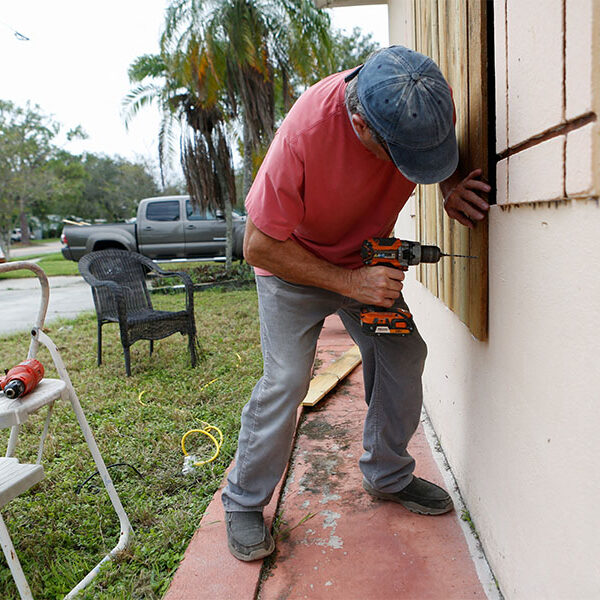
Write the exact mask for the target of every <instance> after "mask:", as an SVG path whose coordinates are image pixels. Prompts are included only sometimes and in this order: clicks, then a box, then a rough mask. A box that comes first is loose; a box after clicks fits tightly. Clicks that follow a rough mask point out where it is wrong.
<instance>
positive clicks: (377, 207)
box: [246, 71, 415, 275]
mask: <svg viewBox="0 0 600 600" xmlns="http://www.w3.org/2000/svg"><path fill="white" fill-rule="evenodd" d="M349 72H350V71H348V72H343V73H336V74H335V75H331V76H329V77H327V78H326V79H323V80H322V81H320V82H319V83H317V84H316V85H314V86H312V87H310V88H309V89H308V90H307V91H306V92H304V94H302V96H300V98H299V99H298V100H297V102H296V103H295V104H294V106H293V107H292V109H291V110H290V112H289V113H288V115H287V116H286V118H285V119H284V121H283V123H282V124H281V127H280V128H279V129H278V131H277V133H276V134H275V137H274V139H273V142H272V143H271V146H270V147H269V150H268V152H267V155H266V157H265V159H264V161H263V163H262V165H261V167H260V169H259V171H258V174H257V176H256V179H255V180H254V183H253V185H252V187H251V189H250V192H249V193H248V197H247V198H246V209H247V211H248V215H249V216H250V219H252V222H253V223H254V224H255V225H256V227H257V228H258V229H260V230H261V231H262V232H263V233H265V234H266V235H268V236H270V237H272V238H274V239H276V240H280V241H284V240H287V239H292V240H294V241H296V242H297V243H298V244H300V245H301V246H303V247H304V248H306V249H307V250H309V251H310V252H312V253H313V254H315V255H316V256H318V257H320V258H322V259H324V260H326V261H328V262H330V263H333V264H335V265H338V266H341V267H346V268H349V269H356V268H358V267H360V266H362V260H361V258H360V248H361V245H362V242H363V240H365V239H367V238H369V237H385V236H388V235H389V234H390V232H391V231H392V229H393V227H394V223H395V222H396V219H397V217H398V213H399V212H400V210H401V209H402V207H403V206H404V205H405V204H406V201H407V200H408V198H409V196H410V195H411V193H412V191H413V190H414V188H415V184H414V183H412V182H411V181H409V180H408V179H406V178H405V177H404V176H403V175H402V174H401V173H400V172H399V171H398V169H397V168H396V167H395V166H394V164H393V163H392V162H389V161H385V160H381V159H379V158H377V157H376V156H375V155H374V154H372V153H371V152H370V151H369V150H367V148H365V147H364V146H363V144H362V143H361V142H360V140H359V139H358V137H357V135H356V133H355V132H354V129H353V128H352V124H351V122H350V118H349V116H348V112H347V110H346V105H345V103H344V92H345V89H346V83H345V81H344V77H345V76H346V75H347V73H349ZM256 273H257V275H270V273H269V272H267V271H265V270H263V269H258V268H257V269H256Z"/></svg>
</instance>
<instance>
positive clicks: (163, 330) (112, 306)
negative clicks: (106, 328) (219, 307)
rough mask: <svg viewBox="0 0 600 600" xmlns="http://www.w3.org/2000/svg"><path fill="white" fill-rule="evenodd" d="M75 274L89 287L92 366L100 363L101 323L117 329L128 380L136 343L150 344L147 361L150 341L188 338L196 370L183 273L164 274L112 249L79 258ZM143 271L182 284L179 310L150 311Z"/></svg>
mask: <svg viewBox="0 0 600 600" xmlns="http://www.w3.org/2000/svg"><path fill="white" fill-rule="evenodd" d="M79 271H80V273H81V275H82V276H83V278H84V279H85V280H86V281H87V282H88V283H89V284H90V285H91V286H92V295H93V297H94V305H95V306H96V317H97V319H98V365H100V364H101V363H102V326H103V325H104V324H105V323H118V324H119V330H120V333H121V344H122V345H123V352H124V354H125V371H126V372H127V375H128V376H129V375H131V364H130V357H129V348H130V346H131V345H132V344H134V343H135V342H137V341H138V340H150V355H152V351H153V349H154V340H160V339H162V338H165V337H167V336H170V335H172V334H173V333H177V332H179V333H181V334H182V335H187V336H188V347H189V351H190V357H191V361H192V367H195V366H196V362H197V356H196V323H195V320H194V286H193V284H192V280H191V278H190V276H189V275H188V274H187V273H180V272H174V271H168V272H167V271H164V270H163V269H161V268H160V267H158V265H156V263H154V262H153V261H152V260H150V259H149V258H146V257H145V256H142V255H141V254H137V253H136V252H128V251H126V250H117V249H116V248H108V249H106V250H99V251H97V252H90V253H89V254H86V255H84V256H83V257H82V258H81V259H80V260H79ZM149 271H152V272H154V273H156V274H157V275H158V276H159V277H172V276H174V275H176V276H177V277H180V278H181V279H182V280H183V283H184V284H185V291H186V307H185V310H181V311H178V312H168V311H164V310H154V308H153V307H152V301H151V300H150V294H149V292H148V288H147V286H146V275H147V273H148V272H149Z"/></svg>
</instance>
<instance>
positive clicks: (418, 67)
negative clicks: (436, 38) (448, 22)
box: [346, 46, 458, 183]
mask: <svg viewBox="0 0 600 600" xmlns="http://www.w3.org/2000/svg"><path fill="white" fill-rule="evenodd" d="M346 79H347V81H348V89H347V91H346V105H347V107H348V112H349V113H350V116H351V119H352V124H353V126H354V128H355V130H356V132H357V134H358V136H359V138H360V139H361V141H362V143H363V144H364V145H365V146H367V148H368V149H369V150H371V152H373V153H374V154H375V155H376V156H378V157H379V158H386V155H387V156H389V157H390V158H391V159H392V160H393V162H394V163H395V165H396V166H397V167H398V169H399V170H400V172H401V173H402V174H403V175H404V176H405V177H406V178H407V179H409V180H411V181H414V182H415V183H437V182H439V181H443V180H444V179H447V178H448V177H449V176H450V175H452V173H454V171H455V170H456V167H457V165H458V148H457V145H456V136H455V133H454V118H453V117H454V105H453V103H452V96H451V93H450V87H449V86H448V83H447V82H446V80H445V79H444V76H443V75H442V73H441V72H440V70H439V68H438V67H437V65H436V64H435V63H434V62H433V61H432V60H431V59H430V58H428V57H427V56H424V55H423V54H420V53H418V52H415V51H414V50H410V49H408V48H404V47H403V46H391V47H389V48H385V49H384V50H380V51H378V52H376V53H375V54H373V55H372V56H371V57H370V58H369V59H368V60H367V61H366V62H365V64H364V65H363V66H362V67H360V68H359V69H357V70H356V71H354V72H353V73H351V74H350V75H349V76H348V77H347V78H346Z"/></svg>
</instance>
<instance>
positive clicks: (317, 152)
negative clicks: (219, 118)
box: [223, 46, 490, 561]
mask: <svg viewBox="0 0 600 600" xmlns="http://www.w3.org/2000/svg"><path fill="white" fill-rule="evenodd" d="M457 166H458V149H457V145H456V137H455V133H454V106H453V102H452V95H451V90H450V88H449V86H448V84H447V82H446V81H445V79H444V77H443V76H442V74H441V72H440V71H439V69H438V67H437V66H436V65H435V63H434V62H433V61H432V60H431V59H429V58H427V57H425V56H423V55H422V54H419V53H417V52H414V51H412V50H409V49H408V48H404V47H401V46H392V47H390V48H387V49H384V50H382V51H379V52H378V53H376V54H374V55H373V56H372V57H370V58H369V60H367V62H366V63H365V64H364V65H363V66H362V67H359V68H358V69H356V70H355V71H353V72H351V73H350V74H348V73H338V74H335V75H332V76H330V77H328V78H326V79H324V80H323V81H321V82H319V83H317V84H316V85H315V86H313V87H311V88H310V89H309V90H307V91H306V92H305V93H304V94H303V95H302V96H301V97H300V98H299V99H298V101H297V102H296V104H295V105H294V106H293V107H292V109H291V111H290V113H289V114H288V116H287V117H286V119H285V120H284V121H283V123H282V125H281V127H280V128H279V130H278V132H277V134H276V135H275V138H274V140H273V142H272V144H271V147H270V148H269V151H268V153H267V155H266V157H265V160H264V162H263V164H262V166H261V168H260V170H259V173H258V175H257V177H256V180H255V182H254V184H253V186H252V188H251V190H250V193H249V194H248V198H247V200H246V207H247V210H248V221H247V226H246V237H245V240H244V254H245V257H246V260H247V261H248V262H249V263H250V264H251V265H253V266H254V267H255V271H256V276H257V277H256V280H257V289H258V295H259V314H260V320H261V340H262V352H263V360H264V373H263V377H262V378H261V379H260V381H259V382H258V384H257V385H256V387H255V388H254V391H253V392H252V396H251V399H250V401H249V402H248V404H247V405H246V406H245V408H244V410H243V413H242V426H241V430H240V437H239V446H238V452H237V460H236V465H235V467H234V469H233V470H232V471H231V473H230V475H229V478H228V485H227V487H226V488H225V490H224V491H223V504H224V507H225V511H226V522H227V535H228V544H229V549H230V551H231V552H232V554H233V555H234V556H235V557H236V558H238V559H240V560H245V561H250V560H256V559H260V558H263V557H265V556H267V555H269V554H270V553H271V552H273V550H274V548H275V544H274V541H273V539H272V536H271V534H270V532H269V531H268V530H267V529H266V527H265V525H264V521H263V516H262V510H263V507H264V506H266V505H267V504H268V502H269V500H270V498H271V495H272V493H273V490H274V488H275V486H276V485H277V482H278V481H279V479H280V478H281V476H282V474H283V471H284V469H285V466H286V464H287V461H288V458H289V453H290V448H291V442H292V438H293V434H294V428H295V415H296V409H297V407H298V405H299V403H300V402H301V401H302V399H303V398H304V396H305V394H306V391H307V389H308V386H309V381H310V374H311V368H312V365H313V361H314V356H315V348H316V343H317V338H318V336H319V332H320V330H321V327H322V325H323V320H324V319H325V317H326V316H328V315H330V314H332V313H335V312H337V313H338V314H339V315H340V317H341V319H342V321H343V323H344V326H345V327H346V329H347V330H348V332H349V333H350V335H351V336H352V338H353V339H354V341H355V342H356V343H357V344H358V345H359V347H360V351H361V354H362V359H363V370H364V380H365V394H366V402H367V404H368V411H367V416H366V419H365V427H364V437H363V445H364V449H365V453H364V454H363V456H362V457H361V459H360V469H361V471H362V473H363V487H364V489H365V490H366V491H367V493H369V494H371V495H372V496H375V497H377V498H382V499H386V500H391V501H393V502H397V503H399V504H401V505H403V506H405V507H406V508H408V509H409V510H412V511H414V512H418V513H421V514H441V513H444V512H447V511H449V510H451V509H452V501H451V499H450V497H449V496H448V494H447V493H446V492H445V491H444V490H442V489H441V488H439V487H438V486H436V485H434V484H432V483H429V482H427V481H425V480H423V479H420V478H418V477H416V476H414V475H413V470H414V466H415V464H414V460H413V458H412V457H411V456H410V455H409V454H408V452H407V450H406V446H407V444H408V441H409V440H410V438H411V437H412V435H413V433H414V432H415V430H416V428H417V426H418V423H419V416H420V411H421V403H422V388H421V374H422V371H423V365H424V362H425V356H426V353H427V347H426V345H425V343H424V342H423V340H422V339H421V337H420V335H419V333H418V331H417V330H416V329H415V331H413V333H412V334H410V335H407V336H400V335H382V336H375V337H373V336H368V335H365V334H364V333H363V332H362V330H361V327H360V322H359V311H360V307H361V306H362V305H365V304H368V305H375V306H384V307H392V306H394V307H402V308H407V307H406V304H405V303H404V300H403V298H402V294H401V290H402V280H403V279H404V273H402V272H401V271H399V270H396V269H392V268H388V267H381V266H379V267H364V266H363V264H362V261H361V258H360V253H359V251H360V247H361V244H362V242H363V240H364V239H366V238H369V237H385V236H387V235H388V234H390V232H391V231H392V230H393V227H394V223H395V221H396V219H397V216H398V213H399V211H400V209H401V208H402V207H403V206H404V204H405V203H406V201H407V200H408V198H409V196H410V194H411V193H412V191H413V189H414V187H415V183H437V182H441V183H440V186H441V189H442V192H443V195H444V199H445V202H444V206H445V209H446V211H447V213H448V214H449V215H450V216H451V217H452V218H455V219H457V220H458V221H459V222H460V223H462V224H464V225H467V226H469V227H473V226H474V224H475V223H476V222H477V221H480V220H481V219H483V218H484V216H485V213H486V211H487V210H488V208H489V207H488V204H487V202H485V200H483V199H482V198H481V197H480V195H479V194H480V193H481V192H488V191H489V190H490V187H489V186H488V185H487V184H485V183H483V182H482V181H478V180H477V179H476V177H477V176H478V175H479V174H480V171H479V170H477V171H473V172H472V173H471V174H470V175H468V176H467V177H466V178H463V177H462V176H461V175H460V174H459V173H458V171H457Z"/></svg>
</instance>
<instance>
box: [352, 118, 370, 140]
mask: <svg viewBox="0 0 600 600" xmlns="http://www.w3.org/2000/svg"><path fill="white" fill-rule="evenodd" d="M351 120H352V125H353V126H354V130H355V131H356V133H358V134H359V135H364V134H365V133H368V132H369V127H368V126H367V124H366V123H365V120H364V119H363V118H362V117H361V116H360V115H357V114H356V113H355V114H353V115H352V118H351Z"/></svg>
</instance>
